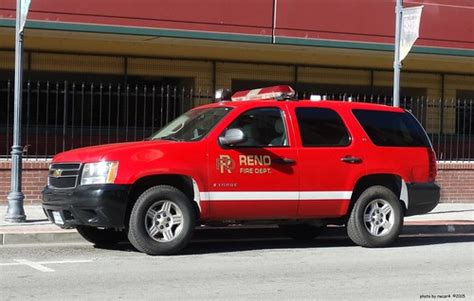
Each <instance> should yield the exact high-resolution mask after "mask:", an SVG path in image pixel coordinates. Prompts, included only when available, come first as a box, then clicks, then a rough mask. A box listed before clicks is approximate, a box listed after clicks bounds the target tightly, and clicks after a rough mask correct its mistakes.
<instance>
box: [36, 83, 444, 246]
mask: <svg viewBox="0 0 474 301" xmlns="http://www.w3.org/2000/svg"><path fill="white" fill-rule="evenodd" d="M293 96H294V91H293V90H292V89H291V87H289V86H276V87H270V88H263V89H257V90H251V91H242V92H237V93H235V94H234V95H233V96H232V98H231V101H219V102H216V103H212V104H209V105H204V106H201V107H197V108H194V109H192V110H190V111H188V112H187V113H185V114H184V115H182V116H180V117H178V118H177V119H175V120H174V121H172V122H171V123H170V124H168V125H167V126H165V127H164V128H163V129H161V130H160V131H159V132H157V133H155V134H153V136H152V137H151V138H150V139H149V140H147V141H140V142H132V143H118V144H110V145H101V146H94V147H86V148H81V149H76V150H71V151H67V152H64V153H60V154H58V155H56V156H55V157H54V159H53V162H52V164H51V166H50V171H49V176H48V186H47V187H46V188H45V189H44V191H43V208H44V210H45V212H46V215H47V216H48V218H49V219H50V220H51V221H53V222H54V223H55V224H57V225H59V226H61V227H65V228H70V227H75V228H76V229H77V231H78V232H79V233H80V234H81V235H82V236H83V237H84V238H85V239H87V240H89V241H91V242H93V243H95V244H97V245H104V244H113V243H116V242H119V241H121V240H123V239H124V238H128V239H129V240H130V242H131V243H132V244H133V246H134V247H136V248H137V249H138V250H140V251H142V252H145V253H148V254H172V253H177V252H178V251H179V250H180V249H182V248H183V247H184V246H186V244H187V243H188V242H189V240H190V238H191V235H192V233H193V230H194V227H195V225H196V224H200V225H206V224H216V223H224V224H226V223H233V224H235V223H242V224H243V223H250V222H256V221H258V222H269V223H273V224H275V223H276V224H278V225H279V226H280V227H281V229H282V230H283V231H284V232H285V233H287V234H288V235H289V236H291V237H293V238H295V239H311V238H314V237H315V236H316V235H318V234H319V233H320V232H321V230H323V229H324V228H325V227H326V226H327V225H329V224H333V225H346V226H347V232H348V235H349V237H350V238H351V239H352V240H353V241H354V242H355V243H356V244H358V245H361V246H364V247H384V246H388V245H390V244H391V243H393V242H394V241H395V240H396V239H397V237H398V235H399V233H400V230H401V228H402V226H403V218H404V217H405V216H410V215H416V214H423V213H427V212H429V211H430V210H432V209H433V208H434V207H435V206H436V205H437V204H438V201H439V187H438V186H437V185H435V184H434V180H435V176H436V158H435V154H434V152H433V148H432V146H431V143H430V141H429V139H428V137H427V135H426V133H425V131H424V130H423V128H422V127H421V126H420V124H419V123H418V121H417V120H416V119H415V118H414V117H413V116H412V114H410V113H409V112H407V111H404V110H402V109H400V108H393V107H388V106H380V105H373V104H365V103H351V102H336V101H311V100H303V101H301V100H300V101H296V100H294V97H293Z"/></svg>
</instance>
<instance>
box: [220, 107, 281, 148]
mask: <svg viewBox="0 0 474 301" xmlns="http://www.w3.org/2000/svg"><path fill="white" fill-rule="evenodd" d="M235 128H237V129H240V130H242V132H243V133H244V138H245V139H244V141H243V142H241V143H238V144H236V145H235V146H236V147H278V146H280V147H281V146H288V138H287V134H286V128H285V122H284V120H283V114H282V112H281V110H280V109H278V108H258V109H253V110H250V111H247V112H245V113H243V114H242V115H240V116H239V117H237V119H236V120H234V121H233V122H232V123H231V124H230V126H229V127H228V129H235Z"/></svg>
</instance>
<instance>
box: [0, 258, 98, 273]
mask: <svg viewBox="0 0 474 301" xmlns="http://www.w3.org/2000/svg"><path fill="white" fill-rule="evenodd" d="M14 261H15V262H11V263H0V266H20V265H26V266H29V267H30V268H33V269H35V270H38V271H40V272H44V273H51V272H55V270H53V269H51V268H48V267H46V266H45V265H46V264H65V263H88V262H92V260H59V261H38V262H34V261H30V260H27V259H14Z"/></svg>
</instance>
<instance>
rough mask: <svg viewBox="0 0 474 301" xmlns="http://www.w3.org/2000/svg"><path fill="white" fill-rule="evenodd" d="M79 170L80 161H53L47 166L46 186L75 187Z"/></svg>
mask: <svg viewBox="0 0 474 301" xmlns="http://www.w3.org/2000/svg"><path fill="white" fill-rule="evenodd" d="M80 171H81V164H80V163H55V164H52V165H51V167H50V168H49V174H48V186H49V187H51V188H59V189H66V188H75V187H76V186H77V181H78V179H79V174H80Z"/></svg>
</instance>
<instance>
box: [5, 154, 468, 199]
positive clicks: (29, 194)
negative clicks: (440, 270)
mask: <svg viewBox="0 0 474 301" xmlns="http://www.w3.org/2000/svg"><path fill="white" fill-rule="evenodd" d="M48 164H49V163H48V162H47V161H30V160H28V161H25V162H24V163H23V189H22V190H23V193H24V194H25V204H37V203H39V202H41V191H42V189H43V188H44V186H45V185H46V184H47V175H48ZM10 170H11V165H10V162H9V161H0V204H1V203H5V202H6V201H7V195H8V192H9V191H10ZM436 182H437V184H438V185H440V186H441V202H443V203H474V185H466V183H474V162H467V163H445V162H441V163H438V177H437V179H436Z"/></svg>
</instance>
